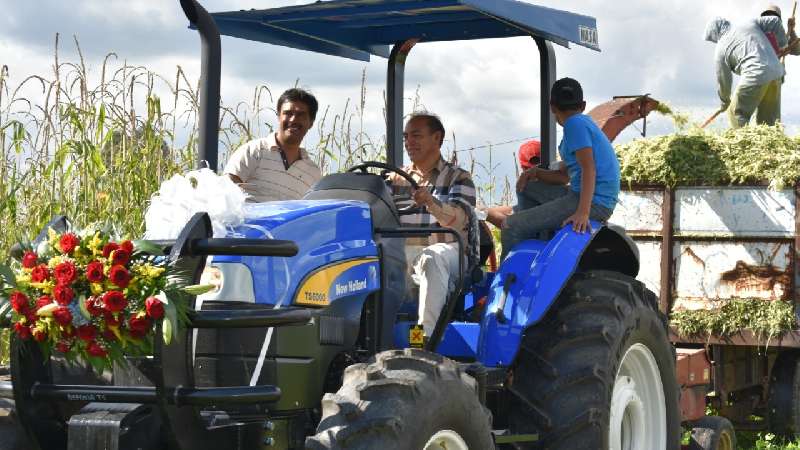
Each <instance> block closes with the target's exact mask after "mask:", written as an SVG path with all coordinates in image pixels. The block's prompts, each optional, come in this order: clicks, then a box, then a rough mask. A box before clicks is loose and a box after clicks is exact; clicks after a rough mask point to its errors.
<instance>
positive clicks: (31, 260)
mask: <svg viewBox="0 0 800 450" xmlns="http://www.w3.org/2000/svg"><path fill="white" fill-rule="evenodd" d="M38 261H39V256H38V255H37V254H36V253H34V252H31V251H27V252H25V254H24V255H23V256H22V267H24V268H26V269H33V268H34V267H36V263H37V262H38Z"/></svg>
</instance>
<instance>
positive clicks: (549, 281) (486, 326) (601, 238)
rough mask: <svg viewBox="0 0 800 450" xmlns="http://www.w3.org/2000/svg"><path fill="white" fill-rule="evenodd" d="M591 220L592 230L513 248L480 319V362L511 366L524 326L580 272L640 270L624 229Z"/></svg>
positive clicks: (536, 318) (561, 233)
mask: <svg viewBox="0 0 800 450" xmlns="http://www.w3.org/2000/svg"><path fill="white" fill-rule="evenodd" d="M591 225H592V226H591V231H590V232H587V233H576V232H574V231H573V230H572V228H571V226H566V227H564V228H562V229H561V230H559V231H558V232H557V233H556V235H555V237H553V239H551V240H550V241H540V240H529V241H525V242H522V243H520V244H519V245H517V246H516V247H515V248H514V250H513V251H511V252H510V253H509V255H508V257H507V258H506V259H505V261H503V263H502V265H501V266H500V268H499V270H498V271H497V274H496V275H495V277H494V281H493V282H492V286H491V288H490V289H489V298H488V299H487V306H486V310H485V312H484V314H483V317H482V319H481V332H480V336H479V338H478V360H479V361H480V362H482V363H483V364H484V365H486V366H488V367H505V366H508V365H510V364H511V363H512V362H513V361H514V358H515V357H516V354H517V351H518V350H519V345H520V342H521V340H522V335H523V333H524V332H525V330H526V329H527V328H528V327H531V326H533V325H535V324H536V323H537V322H539V321H540V320H541V319H542V318H543V317H544V316H545V314H547V311H548V310H549V309H550V307H551V306H552V305H553V303H554V302H555V301H556V299H557V298H558V296H559V294H560V293H561V290H562V289H563V288H564V286H565V285H566V284H567V282H568V281H569V279H570V278H571V277H572V275H573V274H574V273H575V272H576V271H578V270H596V269H603V270H613V271H616V272H620V273H624V274H626V275H630V276H632V277H635V276H636V275H637V273H638V272H639V251H638V249H637V248H636V244H635V243H634V242H633V240H631V239H630V238H628V237H627V236H626V235H625V232H624V231H623V230H622V228H620V227H618V226H615V225H602V224H600V223H598V222H594V221H592V222H591Z"/></svg>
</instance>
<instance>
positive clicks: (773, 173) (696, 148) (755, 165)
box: [616, 113, 800, 189]
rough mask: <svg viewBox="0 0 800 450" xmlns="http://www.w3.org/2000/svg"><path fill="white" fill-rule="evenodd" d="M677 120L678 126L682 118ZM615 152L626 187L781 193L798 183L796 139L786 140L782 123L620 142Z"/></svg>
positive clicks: (799, 168) (799, 162) (799, 152)
mask: <svg viewBox="0 0 800 450" xmlns="http://www.w3.org/2000/svg"><path fill="white" fill-rule="evenodd" d="M671 114H672V113H671ZM676 117H678V118H675V117H673V119H674V120H675V121H676V125H678V124H679V123H678V120H682V119H680V117H681V116H676ZM679 129H680V128H679ZM616 151H617V156H618V158H619V162H620V169H621V174H622V180H623V182H627V183H664V184H667V185H669V186H675V185H678V184H696V185H730V184H743V183H769V186H770V188H772V189H783V188H784V187H787V186H792V185H794V183H795V181H796V180H800V137H790V136H787V135H786V134H785V132H784V129H783V126H781V125H775V126H766V125H757V126H749V127H744V128H739V129H735V130H734V129H731V130H727V131H725V132H723V133H721V134H719V133H715V132H711V131H706V130H702V129H700V128H698V127H697V126H693V127H691V128H689V129H687V130H685V131H680V132H678V133H675V134H669V135H665V136H654V137H651V138H646V139H637V140H634V141H631V142H628V143H626V144H620V145H617V146H616Z"/></svg>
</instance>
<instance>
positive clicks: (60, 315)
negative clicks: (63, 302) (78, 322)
mask: <svg viewBox="0 0 800 450" xmlns="http://www.w3.org/2000/svg"><path fill="white" fill-rule="evenodd" d="M53 319H55V320H56V323H57V324H59V325H61V326H67V325H69V324H70V323H72V313H71V312H70V310H69V309H68V308H65V307H63V306H62V307H60V308H57V309H56V310H55V311H53Z"/></svg>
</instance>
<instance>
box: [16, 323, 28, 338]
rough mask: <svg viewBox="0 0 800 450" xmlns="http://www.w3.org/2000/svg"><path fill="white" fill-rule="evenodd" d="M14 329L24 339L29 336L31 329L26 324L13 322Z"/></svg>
mask: <svg viewBox="0 0 800 450" xmlns="http://www.w3.org/2000/svg"><path fill="white" fill-rule="evenodd" d="M14 331H15V332H16V333H17V336H19V338H20V339H22V340H25V339H28V338H30V337H31V329H30V328H29V327H28V326H27V325H22V324H21V323H19V322H17V323H15V324H14Z"/></svg>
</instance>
